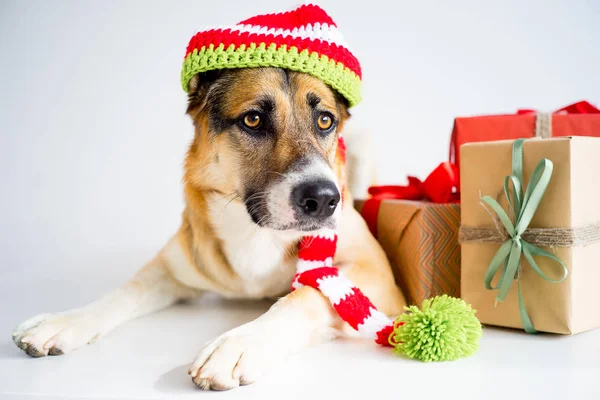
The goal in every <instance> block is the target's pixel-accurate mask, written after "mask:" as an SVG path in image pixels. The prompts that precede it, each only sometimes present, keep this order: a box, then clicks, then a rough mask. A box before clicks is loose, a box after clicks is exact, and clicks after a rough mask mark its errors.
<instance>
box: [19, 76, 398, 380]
mask: <svg viewBox="0 0 600 400" xmlns="http://www.w3.org/2000/svg"><path fill="white" fill-rule="evenodd" d="M187 113H188V114H189V115H190V116H191V118H192V120H193V122H194V126H195V137H194V140H193V143H192V144H191V145H190V148H189V151H188V153H187V157H186V162H185V179H184V190H185V200H186V206H185V209H184V211H183V215H182V221H181V226H180V228H179V230H178V231H177V232H176V233H175V234H174V236H173V237H172V238H171V240H170V241H169V242H168V243H167V244H166V245H165V246H164V247H163V248H162V249H161V250H160V251H159V252H158V254H157V255H156V257H155V258H154V259H153V260H151V261H150V262H149V263H148V264H147V265H145V266H144V267H143V268H142V269H141V270H140V271H139V272H138V273H137V274H136V275H135V276H134V277H133V279H132V280H131V281H129V282H128V283H126V284H124V285H123V286H122V287H120V288H118V289H117V290H115V291H113V292H112V293H109V294H107V295H106V296H104V297H103V298H101V299H99V300H97V301H95V302H93V303H91V304H88V305H86V306H84V307H81V308H78V309H75V310H70V311H67V312H62V313H57V314H44V315H38V316H36V317H33V318H31V319H29V320H27V321H25V322H23V323H22V324H21V325H20V326H18V327H17V328H16V330H15V332H14V334H13V340H14V342H15V343H16V344H17V346H19V347H20V348H21V349H23V350H24V351H25V352H26V353H27V354H29V355H31V356H34V357H41V356H46V355H48V354H50V355H57V354H63V353H65V352H68V351H72V350H74V349H76V348H78V347H80V346H83V345H85V344H88V343H91V342H93V341H95V340H97V339H98V338H100V337H101V336H103V335H106V334H107V333H108V332H109V331H111V330H112V329H113V328H115V327H116V326H118V325H119V324H122V323H124V322H125V321H128V320H131V319H133V318H136V317H140V316H142V315H145V314H148V313H150V312H153V311H157V310H159V309H163V308H165V307H167V306H169V305H171V304H173V303H175V302H177V301H178V300H182V299H186V298H193V297H197V296H199V295H201V294H202V293H205V292H215V293H218V294H220V295H222V296H225V297H229V298H234V297H235V298H249V299H254V298H273V299H277V301H276V302H275V303H274V305H273V306H272V307H271V308H270V309H269V311H268V312H266V313H265V314H264V315H262V316H260V317H259V318H257V319H256V320H254V321H251V322H249V323H247V324H244V325H242V326H240V327H238V328H236V329H233V330H231V331H229V332H226V333H224V334H223V335H221V336H220V337H218V338H216V339H214V340H213V341H211V342H209V343H208V344H206V346H205V347H204V348H203V349H202V350H201V351H200V353H199V354H198V356H197V357H196V359H195V361H193V363H192V365H191V367H190V370H189V373H190V375H191V376H192V379H193V381H194V382H195V383H196V384H197V385H198V386H200V387H201V388H203V389H217V390H219V389H220V390H222V389H230V388H233V387H236V386H238V385H245V384H249V383H252V382H254V381H255V379H256V378H257V377H258V376H259V375H260V373H261V372H263V371H264V370H265V369H267V368H269V367H270V366H272V365H274V364H275V363H276V362H278V361H280V360H281V359H282V358H284V357H286V356H287V355H289V354H290V353H291V352H295V351H297V350H300V349H301V348H303V347H304V346H307V345H309V344H313V343H316V342H319V341H323V340H327V339H331V338H333V337H335V336H336V335H338V334H344V333H346V332H347V331H349V330H351V328H349V327H348V326H347V325H346V324H345V323H343V322H342V321H341V320H340V319H339V317H338V316H337V315H336V313H335V311H334V310H333V308H332V307H331V306H330V304H329V302H328V300H327V299H326V298H325V297H323V296H322V295H321V294H320V293H319V292H318V291H316V290H315V289H312V288H310V287H302V288H301V289H298V290H296V291H293V292H291V293H290V284H291V281H292V278H293V276H294V273H295V268H296V246H297V244H298V241H299V240H300V239H301V237H302V236H304V235H306V234H309V233H311V232H314V231H316V230H319V229H321V228H336V229H337V230H338V235H339V238H338V249H337V254H336V258H335V260H334V264H335V265H336V266H337V267H339V268H340V269H341V270H343V272H344V273H345V275H346V276H347V277H348V278H349V279H351V280H352V281H353V283H354V284H355V285H356V286H358V287H359V288H361V290H362V291H363V292H364V293H365V294H366V295H367V296H368V297H370V299H371V301H372V302H373V303H374V305H375V306H376V307H377V308H379V309H380V310H381V311H382V312H384V313H386V314H388V315H395V314H398V313H400V312H401V311H402V309H403V306H404V305H405V300H404V297H403V295H402V293H401V292H400V290H399V289H398V287H397V286H396V284H395V281H394V277H393V274H392V271H391V268H390V266H389V264H388V261H387V259H386V256H385V254H384V253H383V251H382V249H381V247H380V246H379V245H378V243H377V242H376V240H375V239H374V238H373V236H372V235H371V234H370V232H369V230H368V229H367V226H366V224H365V223H364V221H363V220H362V218H361V216H360V215H359V214H358V213H357V212H356V211H355V210H354V208H353V207H352V206H351V204H352V197H351V193H350V192H349V191H348V190H345V193H344V200H345V203H346V204H347V205H346V206H345V207H343V208H342V207H339V206H338V205H339V201H340V198H341V195H342V194H341V193H340V188H341V187H347V185H342V183H343V182H342V179H343V178H342V175H341V173H342V169H343V168H344V166H343V165H340V162H339V159H338V158H336V151H337V146H338V140H337V137H338V134H339V132H340V131H341V130H342V129H343V127H344V124H345V122H346V121H347V119H348V118H349V112H348V107H347V104H346V102H345V100H344V99H343V98H342V97H341V96H339V95H338V94H337V92H334V91H333V90H332V89H330V87H328V86H327V85H326V84H325V83H323V82H322V81H321V80H319V79H317V78H314V77H312V76H309V75H307V74H303V73H299V72H290V71H287V70H284V69H279V68H249V69H236V70H233V69H232V70H223V71H220V72H212V73H205V74H201V75H197V76H195V77H194V78H193V79H192V81H191V84H190V92H189V106H188V109H187ZM348 139H349V140H348ZM347 140H348V142H349V143H348V147H349V149H350V150H349V151H350V152H351V153H352V149H353V148H357V145H358V146H360V143H358V144H357V143H356V141H354V143H353V138H347ZM348 158H349V160H348V161H349V164H350V165H349V166H348V167H349V174H350V175H351V174H352V172H351V171H352V167H353V165H352V163H353V161H354V157H352V156H350V157H348ZM349 179H350V178H349ZM282 330H285V331H286V332H287V334H286V335H285V336H283V335H281V334H280V332H281V331H282Z"/></svg>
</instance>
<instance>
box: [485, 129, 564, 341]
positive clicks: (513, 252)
mask: <svg viewBox="0 0 600 400" xmlns="http://www.w3.org/2000/svg"><path fill="white" fill-rule="evenodd" d="M523 142H524V140H523V139H519V140H516V141H515V142H514V144H513V152H512V157H513V159H512V175H509V176H507V177H506V178H505V179H504V194H505V196H506V199H507V201H508V207H509V209H511V210H512V213H513V216H514V223H513V222H512V221H511V219H510V218H509V216H508V215H507V213H506V212H505V211H504V209H503V208H502V207H501V206H500V204H498V202H497V201H496V200H495V199H493V198H492V197H490V196H484V197H482V198H481V200H482V201H483V202H485V203H486V204H487V205H489V206H490V207H491V208H492V210H493V211H494V212H495V213H496V215H497V216H498V218H499V219H500V221H501V222H502V224H503V225H504V227H505V228H506V231H507V232H508V235H509V236H510V239H508V240H506V241H505V242H504V243H502V245H501V246H500V249H498V251H497V252H496V255H495V256H494V258H493V259H492V261H491V262H490V265H489V266H488V268H487V270H486V272H485V277H484V284H485V287H486V289H489V290H496V289H498V294H497V296H496V301H500V302H502V301H504V299H505V298H506V296H507V294H508V290H509V289H510V286H511V284H512V281H513V280H514V279H515V278H516V279H517V286H518V294H519V312H520V314H521V321H522V322H523V327H524V329H525V331H526V332H527V333H536V332H537V331H536V330H535V328H534V327H533V324H532V323H531V319H530V318H529V315H528V314H527V310H526V309H525V303H524V301H523V296H522V295H521V283H520V281H519V277H520V275H521V254H523V256H525V259H526V260H527V262H528V263H529V265H530V266H531V268H533V270H534V271H535V272H536V273H537V274H538V275H539V276H541V277H542V278H544V279H545V280H547V281H549V282H562V281H564V280H565V279H566V278H567V274H568V270H567V267H566V266H565V264H564V263H563V262H562V261H561V260H560V259H559V258H558V257H556V256H555V255H554V254H551V253H549V252H547V251H545V250H543V249H541V248H539V247H537V246H534V245H532V244H530V243H527V242H526V241H525V240H523V239H522V238H521V235H522V234H523V232H525V230H526V229H527V227H528V226H529V223H530V222H531V219H532V218H533V216H534V215H535V212H536V210H537V208H538V206H539V204H540V201H541V200H542V197H543V196H544V192H545V191H546V188H547V187H548V184H549V183H550V177H551V176H552V169H553V164H552V161H550V160H548V159H545V158H544V159H542V160H540V162H539V163H538V164H537V166H536V167H535V169H534V171H533V174H532V176H531V180H530V181H529V185H528V186H527V190H526V191H525V195H523ZM511 183H512V187H513V190H512V198H511V193H510V190H509V189H510V184H511ZM536 256H539V257H547V258H550V259H552V260H554V261H556V262H557V263H558V264H560V265H561V266H562V268H563V276H562V277H561V278H560V279H556V280H553V279H550V278H549V277H548V276H546V275H545V274H544V273H543V272H542V270H541V269H540V267H539V266H538V265H537V263H536V262H535V260H534V257H536ZM500 266H502V272H501V273H500V280H499V282H498V285H497V286H495V287H492V279H493V278H494V276H495V275H496V273H497V272H498V270H499V269H500Z"/></svg>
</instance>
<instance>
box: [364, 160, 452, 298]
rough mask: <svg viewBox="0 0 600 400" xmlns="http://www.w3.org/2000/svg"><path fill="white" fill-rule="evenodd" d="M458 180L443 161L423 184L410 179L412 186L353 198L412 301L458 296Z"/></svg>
mask: <svg viewBox="0 0 600 400" xmlns="http://www.w3.org/2000/svg"><path fill="white" fill-rule="evenodd" d="M457 179H458V177H457V175H456V171H455V170H454V169H453V168H452V167H451V166H450V165H449V164H448V163H444V164H441V165H440V166H439V167H438V168H436V170H434V172H432V174H431V175H430V176H429V177H428V178H427V179H426V180H425V181H424V182H421V181H420V180H418V179H417V178H414V177H409V185H408V186H380V187H372V188H369V194H370V195H371V197H370V198H369V199H367V200H356V201H355V208H356V209H357V210H358V211H359V212H360V213H361V215H362V216H363V217H364V219H365V221H366V222H367V225H368V226H369V229H370V230H371V232H372V233H373V235H374V236H375V237H376V239H377V240H378V242H379V243H380V245H381V247H382V248H383V250H384V251H385V253H386V255H387V257H388V259H389V261H390V263H391V265H392V269H393V271H394V276H395V278H396V283H397V284H398V286H399V287H400V288H401V289H402V291H403V293H404V296H405V297H406V300H407V302H408V303H410V304H416V305H420V304H421V302H422V301H423V300H425V299H427V298H429V297H432V296H435V295H442V294H448V295H451V296H455V297H459V296H460V246H459V244H458V229H459V226H460V205H459V204H458V203H457V198H456V197H455V196H454V194H453V193H452V191H451V190H450V188H452V187H453V186H454V183H453V182H454V180H457ZM407 198H408V199H410V200H407ZM432 199H435V201H437V202H434V201H433V200H432Z"/></svg>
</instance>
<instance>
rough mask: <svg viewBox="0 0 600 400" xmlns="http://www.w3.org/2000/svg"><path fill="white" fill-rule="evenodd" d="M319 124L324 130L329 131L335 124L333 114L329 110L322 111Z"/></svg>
mask: <svg viewBox="0 0 600 400" xmlns="http://www.w3.org/2000/svg"><path fill="white" fill-rule="evenodd" d="M317 126H318V127H319V129H320V130H322V131H328V130H329V129H331V127H332V126H333V115H331V114H330V113H328V112H322V113H321V114H319V117H318V118H317Z"/></svg>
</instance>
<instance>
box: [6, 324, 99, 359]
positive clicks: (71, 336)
mask: <svg viewBox="0 0 600 400" xmlns="http://www.w3.org/2000/svg"><path fill="white" fill-rule="evenodd" d="M99 336H100V334H99V331H98V329H97V323H96V321H95V320H93V319H90V318H84V317H83V316H81V315H77V314H73V315H66V314H41V315H37V316H35V317H33V318H30V319H28V320H27V321H25V322H23V323H22V324H21V325H19V326H18V327H17V328H16V329H15V331H14V332H13V335H12V339H13V341H14V342H15V344H16V345H17V346H18V347H19V348H20V349H21V350H23V351H24V352H26V353H27V354H29V355H30V356H32V357H44V356H47V355H59V354H64V353H66V352H68V351H71V350H74V349H76V348H78V347H81V346H83V345H85V344H88V343H91V342H93V341H94V340H96V339H97V338H98V337H99Z"/></svg>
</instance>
